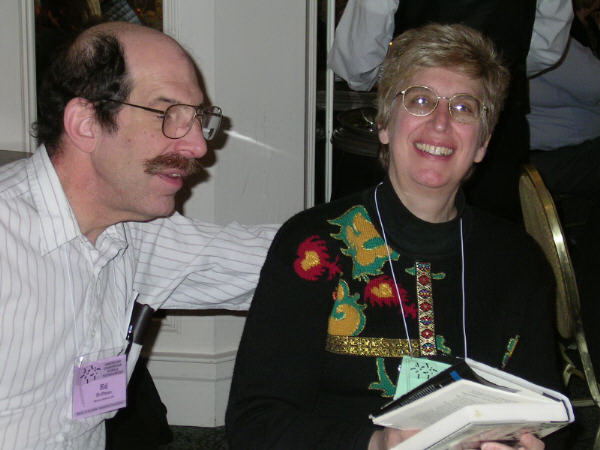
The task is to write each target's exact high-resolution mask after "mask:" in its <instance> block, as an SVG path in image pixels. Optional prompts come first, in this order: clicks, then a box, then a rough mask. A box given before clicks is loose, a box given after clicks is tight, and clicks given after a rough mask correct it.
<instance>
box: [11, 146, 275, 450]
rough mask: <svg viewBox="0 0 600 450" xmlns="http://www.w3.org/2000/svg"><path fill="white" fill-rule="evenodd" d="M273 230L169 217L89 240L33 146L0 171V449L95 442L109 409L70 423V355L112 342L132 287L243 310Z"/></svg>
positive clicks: (152, 295)
mask: <svg viewBox="0 0 600 450" xmlns="http://www.w3.org/2000/svg"><path fill="white" fill-rule="evenodd" d="M274 231H275V227H273V226H262V227H258V226H257V227H243V226H240V225H238V224H231V225H228V226H225V227H221V226H216V225H210V224H206V223H202V222H199V221H197V220H193V219H189V218H185V217H183V216H181V215H178V214H175V215H173V216H172V217H169V218H167V219H157V220H154V221H152V222H148V223H134V222H127V223H120V224H116V225H113V226H111V227H109V228H107V229H106V230H105V231H104V232H103V233H102V234H101V235H100V236H99V237H98V239H97V242H96V246H95V247H94V246H93V245H92V244H91V243H90V242H89V241H88V240H87V239H86V238H85V237H84V236H83V235H82V234H81V232H80V230H79V226H78V224H77V221H76V219H75V216H74V214H73V211H72V209H71V207H70V206H69V202H68V200H67V198H66V196H65V193H64V191H63V190H62V187H61V184H60V181H59V179H58V176H57V174H56V172H55V171H54V167H53V165H52V163H51V162H50V159H49V158H48V155H47V153H46V150H45V149H44V148H43V147H41V148H40V149H38V151H37V152H35V154H34V155H33V156H32V157H31V158H29V159H27V160H20V161H16V162H14V163H11V164H8V165H6V166H3V167H0V449H11V450H12V449H21V448H23V449H25V448H27V449H29V448H31V449H54V448H56V449H66V448H68V449H99V450H100V449H104V445H105V443H104V440H105V436H104V424H103V420H104V419H106V418H108V417H111V416H112V415H114V413H109V414H104V415H101V416H96V417H91V418H88V419H83V420H73V419H71V402H72V399H71V397H72V396H71V389H72V376H73V366H74V363H75V358H76V357H77V356H80V355H88V354H91V355H95V354H98V352H100V351H103V350H107V349H121V348H122V347H123V346H124V344H125V333H126V329H127V325H128V323H129V318H130V314H131V308H132V305H133V302H134V300H135V298H136V296H138V295H139V296H138V301H140V302H142V303H148V304H149V305H151V306H152V307H153V308H155V309H157V308H193V309H200V308H226V309H235V310H239V309H246V308H247V307H248V303H249V301H250V298H251V295H252V292H253V290H254V287H255V285H256V282H257V280H258V274H259V271H260V267H261V266H262V263H263V260H264V257H265V254H266V250H267V247H268V245H269V244H270V241H271V239H272V236H273V234H274ZM128 364H135V361H129V363H128Z"/></svg>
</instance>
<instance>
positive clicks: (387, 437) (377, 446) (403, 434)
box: [369, 428, 419, 450]
mask: <svg viewBox="0 0 600 450" xmlns="http://www.w3.org/2000/svg"><path fill="white" fill-rule="evenodd" d="M418 431H419V430H397V429H395V428H384V429H383V430H378V431H376V432H375V433H373V435H372V436H371V440H370V441H369V450H388V449H389V448H393V447H394V446H395V445H397V444H399V443H400V442H404V441H405V440H406V439H408V438H409V437H411V436H412V435H413V434H416V433H417V432H418Z"/></svg>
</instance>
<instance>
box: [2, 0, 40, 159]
mask: <svg viewBox="0 0 600 450" xmlns="http://www.w3.org/2000/svg"><path fill="white" fill-rule="evenodd" d="M28 6H30V5H28V4H27V3H26V2H22V1H17V0H2V1H0V42H1V43H2V44H1V45H0V61H3V64H2V66H1V67H0V73H1V74H2V78H1V80H2V82H0V99H2V101H0V149H2V150H19V151H29V150H30V149H32V147H31V145H32V143H31V142H32V140H31V139H30V137H29V121H30V120H29V119H30V114H31V108H30V105H31V104H33V98H34V96H35V92H32V93H30V92H28V90H29V89H30V85H31V86H32V85H33V83H30V77H29V73H30V71H29V67H28V65H27V64H28V62H29V61H30V59H29V58H30V57H31V58H33V56H34V55H31V54H30V53H29V52H23V49H28V48H29V45H30V42H28V41H27V26H31V19H32V15H31V14H28V13H31V12H32V8H29V7H28ZM30 94H32V95H30Z"/></svg>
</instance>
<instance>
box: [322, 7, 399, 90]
mask: <svg viewBox="0 0 600 450" xmlns="http://www.w3.org/2000/svg"><path fill="white" fill-rule="evenodd" d="M398 4H399V0H349V1H348V4H347V5H346V9H345V10H344V13H343V14H342V17H341V19H340V22H339V24H338V26H337V28H336V31H335V39H334V41H333V45H332V47H331V50H330V51H329V56H328V65H329V67H330V68H331V69H332V70H333V71H334V72H335V73H336V74H337V75H338V76H340V77H341V78H343V79H344V80H346V81H347V82H348V85H349V86H350V88H351V89H354V90H357V91H368V90H370V89H371V88H372V87H373V85H374V84H375V82H376V81H377V75H378V73H379V66H380V65H381V63H382V61H383V59H384V58H385V55H386V53H387V49H388V45H389V43H390V41H391V40H392V37H393V34H394V13H395V12H396V10H397V9H398Z"/></svg>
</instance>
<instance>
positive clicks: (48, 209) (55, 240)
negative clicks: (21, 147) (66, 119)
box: [26, 145, 81, 254]
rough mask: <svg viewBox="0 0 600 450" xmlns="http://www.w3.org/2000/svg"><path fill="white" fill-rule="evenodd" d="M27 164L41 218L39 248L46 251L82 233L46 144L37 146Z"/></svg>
mask: <svg viewBox="0 0 600 450" xmlns="http://www.w3.org/2000/svg"><path fill="white" fill-rule="evenodd" d="M26 168H27V169H26V170H27V178H28V180H29V188H30V190H31V195H32V198H33V203H34V205H35V208H36V210H37V211H38V214H39V218H40V226H41V230H40V235H41V236H42V240H41V249H40V250H41V252H42V254H46V253H49V252H51V251H53V250H55V249H56V248H58V247H60V246H61V245H62V244H64V243H66V242H68V241H70V240H72V239H74V238H76V237H78V236H81V231H80V229H79V224H78V223H77V219H76V218H75V214H74V212H73V209H72V208H71V205H70V204H69V200H68V199H67V196H66V194H65V191H64V190H63V188H62V185H61V183H60V180H59V179H58V175H57V173H56V170H55V169H54V165H53V164H52V162H51V161H50V157H49V156H48V152H47V151H46V147H44V146H43V145H42V146H40V147H39V148H38V149H37V151H36V152H35V153H34V154H33V155H32V156H31V158H29V160H28V162H27V165H26Z"/></svg>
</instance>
